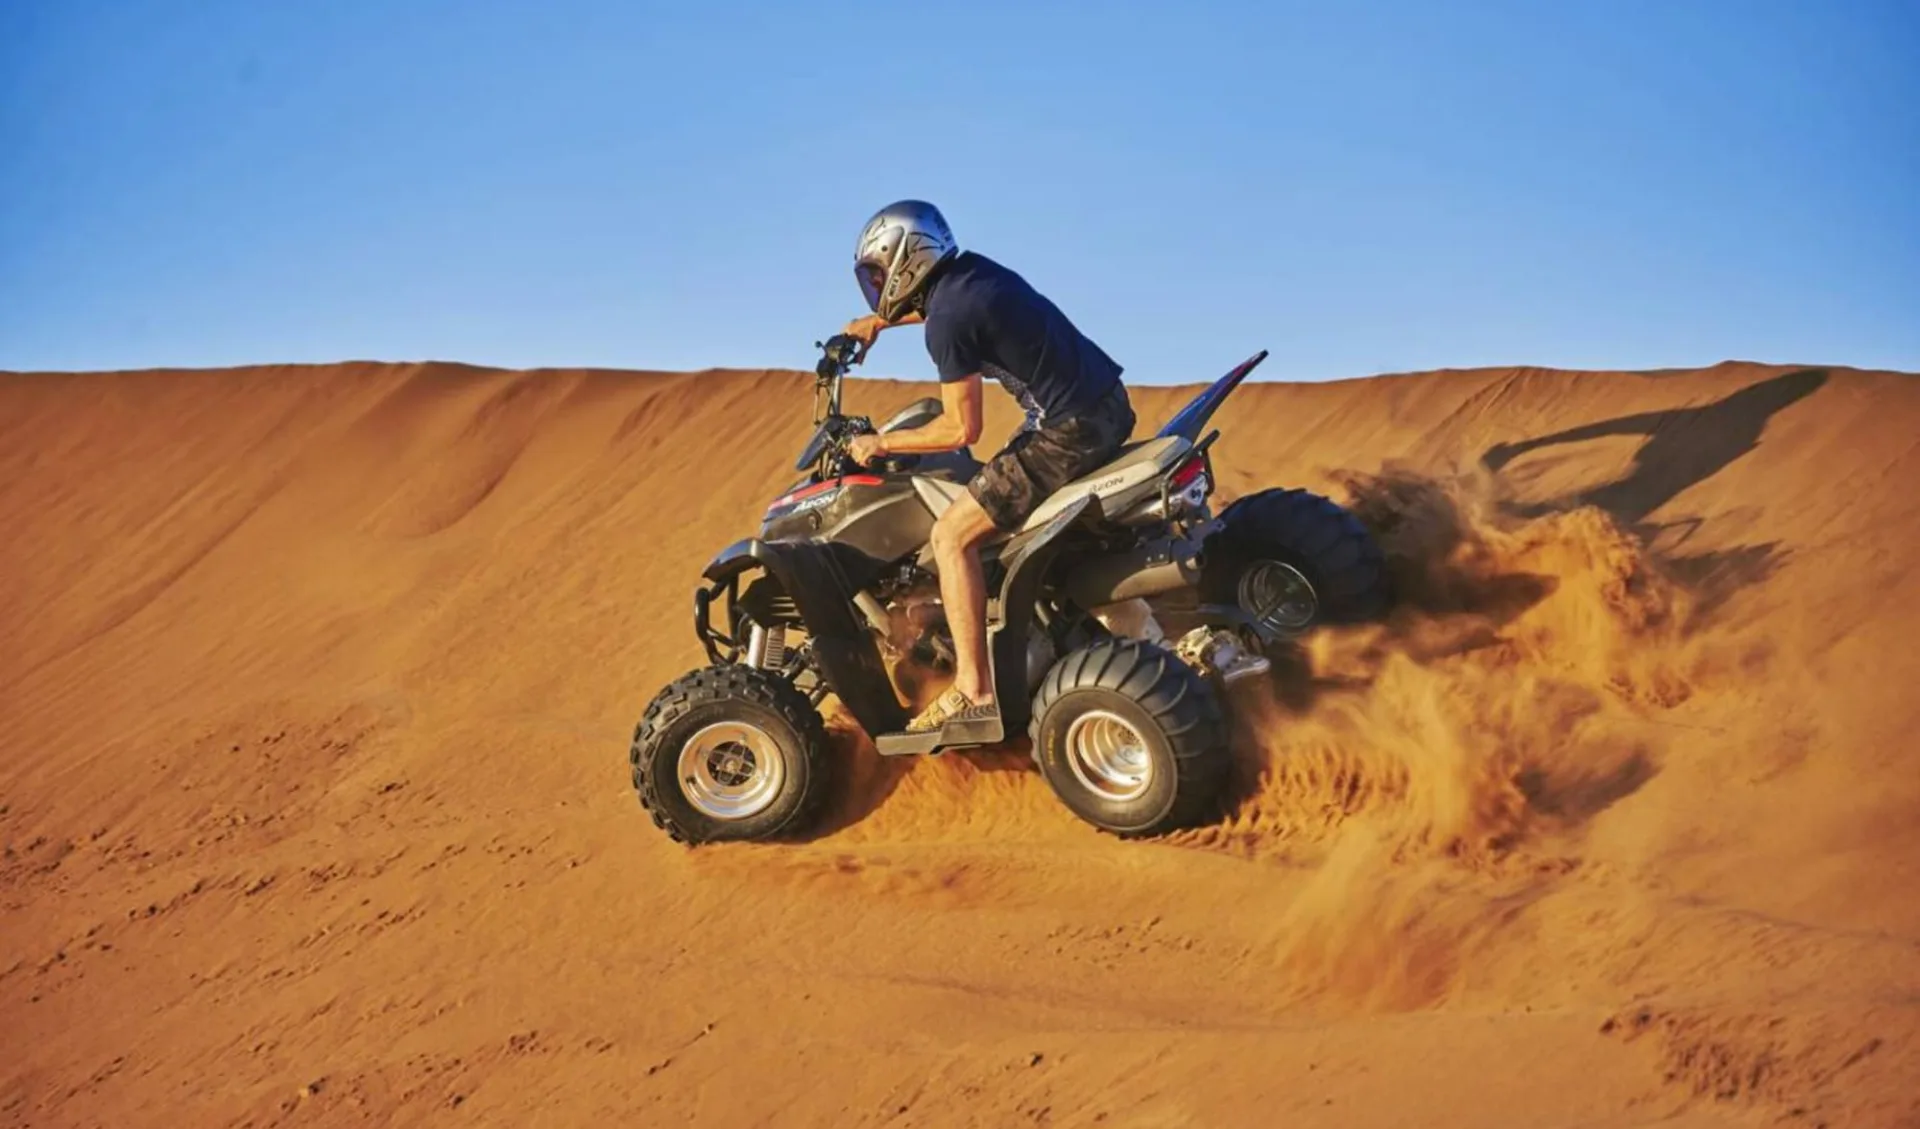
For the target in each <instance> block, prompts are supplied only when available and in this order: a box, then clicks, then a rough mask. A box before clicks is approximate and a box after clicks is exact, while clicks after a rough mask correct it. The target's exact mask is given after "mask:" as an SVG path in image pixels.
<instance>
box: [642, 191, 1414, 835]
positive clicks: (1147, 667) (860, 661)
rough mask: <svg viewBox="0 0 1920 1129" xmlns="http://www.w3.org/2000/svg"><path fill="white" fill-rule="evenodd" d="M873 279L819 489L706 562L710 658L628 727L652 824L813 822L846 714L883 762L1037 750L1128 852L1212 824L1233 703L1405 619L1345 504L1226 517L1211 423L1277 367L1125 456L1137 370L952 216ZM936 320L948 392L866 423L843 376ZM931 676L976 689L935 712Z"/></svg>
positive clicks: (859, 265)
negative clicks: (879, 341)
mask: <svg viewBox="0 0 1920 1129" xmlns="http://www.w3.org/2000/svg"><path fill="white" fill-rule="evenodd" d="M855 269H856V273H857V275H858V276H859V280H860V283H861V286H862V289H863V292H864V293H865V294H866V296H867V300H868V303H869V305H870V306H871V307H872V308H873V309H874V310H875V313H876V316H875V317H873V318H863V319H859V320H856V321H855V322H854V323H853V324H851V325H849V326H848V331H847V332H846V333H843V334H841V335H837V336H835V337H833V338H832V339H830V340H829V341H827V342H826V343H825V344H824V345H823V346H822V349H823V354H822V356H821V359H820V361H819V363H818V364H817V365H816V368H815V375H816V382H815V396H814V422H815V425H816V430H815V432H814V435H813V437H812V439H811V441H810V442H809V443H808V444H807V447H806V449H805V450H804V451H803V452H802V454H801V456H800V458H799V461H798V463H797V464H796V469H797V470H800V471H803V472H804V477H802V478H801V479H800V480H799V481H798V482H796V483H794V484H793V486H792V487H791V488H790V489H788V490H787V491H786V492H785V493H784V494H782V495H781V496H780V497H778V498H777V499H775V500H774V502H773V503H772V505H771V506H770V507H769V508H768V509H767V511H766V514H765V515H764V517H763V519H762V523H761V530H760V535H759V536H758V537H753V538H748V539H745V540H742V541H739V542H736V543H734V544H733V545H730V546H728V547H727V548H726V549H724V550H722V551H721V553H720V554H719V555H718V556H716V557H715V558H714V559H713V560H712V561H711V562H710V563H709V564H708V565H707V567H706V569H705V571H704V583H703V584H702V585H700V586H699V587H698V588H697V589H696V592H695V599H694V605H695V624H694V629H695V632H696V634H697V635H698V637H699V639H700V641H701V643H702V645H703V647H704V648H705V650H706V653H707V657H708V660H709V665H708V666H706V667H703V668H701V669H698V670H695V671H693V672H691V673H689V674H687V675H684V676H682V677H681V678H679V679H677V680H676V681H674V682H673V683H671V684H669V685H668V686H667V687H666V688H665V689H663V690H662V691H661V692H660V693H659V694H658V695H657V696H656V697H655V698H654V700H653V702H652V704H651V705H650V706H649V707H648V709H647V711H646V714H645V716H644V717H643V719H642V720H641V722H640V725H639V727H638V728H637V730H636V732H635V734H634V739H633V743H632V747H631V761H632V767H633V778H634V785H635V787H636V789H637V790H638V792H639V795H640V800H641V803H642V804H643V805H645V807H646V808H647V810H648V811H649V812H651V814H652V816H653V820H654V822H655V823H656V824H657V825H659V826H660V827H661V828H662V829H664V830H665V831H667V832H668V834H670V835H672V836H673V837H674V838H676V839H680V840H683V841H688V842H705V841H711V840H721V839H761V838H770V837H774V836H779V835H783V834H787V833H792V832H797V831H799V830H801V829H803V828H804V826H805V825H806V824H807V823H808V822H809V821H811V820H812V818H813V817H814V816H816V815H817V814H818V812H819V810H820V809H821V807H822V806H823V805H824V804H825V803H826V802H827V799H828V797H829V796H830V795H831V794H832V790H833V781H832V777H833V772H834V767H835V765H834V761H833V758H832V755H831V750H830V749H829V747H828V742H827V738H826V732H825V727H824V725H823V723H822V720H821V716H820V713H819V706H820V703H821V702H822V701H823V700H824V699H825V697H826V696H827V695H828V694H832V695H834V696H835V697H837V698H838V699H839V702H840V704H841V706H842V707H843V708H844V709H845V710H846V712H847V713H849V714H850V715H851V716H852V718H853V720H854V721H856V722H857V723H858V724H859V725H860V726H861V727H862V728H863V729H865V730H866V732H867V733H868V735H869V736H870V737H872V739H873V741H874V746H875V748H876V749H877V750H878V751H879V752H880V753H881V754H882V755H888V756H896V755H912V754H928V753H938V752H942V751H944V750H947V749H955V748H967V747H980V746H992V745H998V744H1001V743H1003V742H1005V741H1007V740H1009V739H1011V738H1014V737H1016V736H1017V735H1018V734H1019V732H1020V731H1021V730H1022V729H1026V730H1027V732H1028V734H1029V736H1030V738H1031V740H1032V748H1033V753H1032V755H1033V759H1034V761H1035V762H1036V764H1037V765H1038V766H1039V769H1040V771H1041V773H1042V775H1043V776H1044V777H1045V778H1046V780H1047V782H1048V784H1049V785H1050V786H1051V787H1052V789H1053V790H1054V792H1055V794H1056V795H1058V796H1059V798H1060V799H1061V801H1062V802H1064V803H1065V804H1066V805H1067V807H1068V808H1069V809H1071V810H1072V811H1073V812H1074V813H1075V814H1077V815H1079V816H1080V817H1081V818H1083V819H1085V820H1087V821H1088V822H1090V823H1092V824H1094V825H1095V826H1097V827H1100V828H1102V829H1105V830H1107V831H1110V832H1113V833H1115V834H1118V835H1122V836H1140V835H1153V834H1159V833H1162V832H1165V831H1168V830H1172V829H1174V828H1177V827H1181V826H1187V825H1191V824H1193V823H1195V822H1197V821H1200V820H1202V819H1205V818H1207V817H1208V815H1209V814H1210V813H1212V812H1213V811H1214V810H1216V808H1217V806H1218V800H1219V798H1220V791H1221V788H1222V786H1223V785H1224V784H1225V783H1226V781H1227V776H1228V768H1229V761H1230V754H1229V750H1228V748H1227V726H1226V724H1225V719H1224V716H1223V708H1224V706H1223V702H1224V698H1223V695H1222V694H1221V693H1220V692H1219V689H1220V687H1221V686H1222V685H1223V684H1224V683H1226V682H1228V681H1231V680H1234V679H1237V678H1241V677H1245V676H1248V675H1251V674H1257V673H1259V672H1261V671H1263V670H1265V669H1267V662H1266V660H1265V659H1264V658H1263V657H1261V654H1262V652H1263V651H1264V650H1265V649H1266V648H1268V647H1271V646H1274V645H1276V644H1282V643H1284V642H1285V641H1286V640H1288V639H1289V638H1291V637H1294V636H1297V635H1299V634H1300V633H1301V632H1303V631H1305V630H1307V629H1308V628H1310V627H1314V626H1318V625H1321V624H1326V623H1334V622H1350V621H1354V620H1359V619H1365V618H1370V617H1373V616H1375V615H1377V614H1379V613H1380V612H1382V611H1383V610H1384V609H1385V606H1386V603H1387V599H1388V597H1387V585H1386V575H1385V572H1384V569H1383V567H1382V561H1381V554H1380V551H1379V548H1378V546H1377V545H1376V544H1375V542H1374V540H1373V538H1372V536H1371V535H1370V534H1369V533H1368V531H1367V530H1366V529H1365V528H1364V527H1363V526H1362V525H1361V524H1360V523H1359V522H1358V521H1356V520H1355V519H1354V517H1353V516H1352V515H1351V514H1349V513H1347V512H1346V511H1345V510H1343V509H1342V508H1340V507H1339V506H1337V505H1335V504H1334V503H1333V502H1331V501H1329V500H1327V499H1325V498H1322V497H1319V496H1317V495H1314V494H1310V493H1307V492H1305V491H1301V490H1269V491H1263V492H1261V493H1257V494H1253V495H1250V496H1248V497H1245V498H1242V499H1240V500H1239V501H1237V502H1235V503H1234V504H1233V505H1232V506H1229V507H1228V508H1227V509H1226V510H1225V511H1224V512H1223V513H1222V514H1220V515H1219V516H1218V517H1215V516H1214V515H1213V514H1212V513H1211V510H1210V508H1209V505H1208V502H1209V498H1210V497H1211V494H1212V491H1213V482H1214V476H1213V473H1212V464H1211V461H1210V448H1211V446H1212V444H1213V442H1214V441H1215V440H1216V439H1217V438H1218V437H1219V433H1218V432H1212V433H1208V434H1206V435H1205V436H1204V437H1203V436H1202V434H1201V432H1202V430H1203V429H1204V428H1205V426H1206V424H1207V422H1208V420H1209V419H1210V418H1211V417H1212V415H1213V413H1214V411H1215V409H1217V408H1218V407H1219V405H1220V403H1221V402H1222V401H1223V400H1224V399H1225V398H1226V396H1227V395H1228V394H1229V393H1230V392H1231V391H1232V390H1233V389H1234V388H1235V387H1236V386H1237V385H1238V384H1239V383H1240V382H1241V381H1242V380H1244V379H1245V378H1246V376H1247V374H1248V373H1249V372H1251V371H1252V369H1253V368H1254V366H1255V365H1257V364H1259V363H1260V361H1261V360H1263V359H1264V358H1265V356H1266V354H1265V353H1264V352H1261V353H1259V354H1256V355H1255V356H1254V357H1252V358H1249V359H1248V360H1247V361H1245V362H1243V363H1242V364H1241V365H1239V366H1237V367H1236V368H1234V369H1233V371H1231V372H1229V373H1228V374H1227V375H1226V376H1224V377H1222V378H1220V379H1219V380H1218V381H1216V382H1215V383H1214V384H1212V385H1211V386H1209V387H1208V388H1207V389H1206V390H1205V391H1203V392H1202V393H1201V394H1200V395H1199V396H1197V397H1195V398H1194V400H1193V401H1192V402H1191V403H1189V404H1188V405H1186V407H1184V408H1183V409H1182V410H1181V411H1180V412H1178V413H1176V414H1175V415H1174V417H1173V418H1172V419H1170V420H1168V421H1167V423H1166V424H1165V425H1163V426H1162V427H1161V428H1160V430H1159V431H1158V432H1157V433H1156V434H1154V435H1153V436H1152V437H1151V438H1148V439H1145V440H1140V441H1134V442H1130V443H1129V442H1126V440H1127V438H1128V436H1129V433H1130V432H1131V430H1132V428H1133V426H1134V424H1135V419H1134V413H1133V410H1132V407H1131V405H1130V403H1129V402H1128V400H1127V397H1126V393H1125V389H1124V387H1123V386H1122V385H1121V384H1120V382H1119V379H1118V377H1119V368H1118V366H1117V365H1115V364H1114V363H1113V362H1112V361H1111V360H1110V359H1109V358H1107V356H1106V355H1105V354H1104V353H1103V352H1101V351H1100V350H1099V349H1098V347H1097V346H1094V345H1093V343H1092V342H1091V341H1088V340H1087V339H1086V338H1085V337H1083V336H1081V335H1080V334H1079V332H1078V331H1077V330H1076V329H1075V328H1074V327H1073V326H1072V325H1071V323H1069V322H1068V321H1067V320H1066V318H1065V317H1064V316H1063V315H1061V314H1060V312H1059V310H1058V309H1057V308H1055V307H1054V306H1053V305H1052V304H1051V303H1049V302H1048V301H1047V300H1046V299H1045V298H1043V297H1041V296H1040V295H1038V294H1037V293H1036V292H1034V291H1033V290H1032V288H1031V287H1029V286H1027V285H1026V283H1025V282H1024V280H1022V279H1021V278H1020V277H1019V276H1018V275H1016V274H1014V273H1013V272H1011V271H1008V270H1007V269H1006V268H1004V267H1001V266H999V265H998V264H996V263H993V262H992V261H990V260H987V259H986V258H985V257H984V256H979V255H976V254H972V253H965V254H962V253H960V252H959V251H958V250H957V248H956V247H955V245H954V241H953V237H952V234H951V232H950V231H949V230H948V229H947V227H946V224H945V221H944V220H943V219H942V218H941V217H940V215H939V213H938V212H937V211H936V210H934V209H933V208H932V207H931V205H927V204H924V203H920V202H917V201H905V202H902V203H900V204H896V205H893V206H891V207H889V208H887V209H884V210H882V211H881V212H880V213H879V214H877V215H876V216H875V217H874V218H873V219H872V220H871V221H869V223H868V225H867V227H866V229H865V230H864V231H863V232H862V235H861V239H860V242H859V245H858V248H857V250H856V264H855ZM920 321H924V322H925V324H926V326H927V337H928V349H929V352H931V353H932V354H933V356H934V359H935V362H936V364H937V366H938V367H939V370H940V375H941V380H942V385H941V390H942V393H943V396H942V399H932V398H928V399H923V400H920V401H918V402H916V403H914V404H911V405H909V406H908V407H907V408H906V409H904V410H902V411H901V412H899V413H898V414H896V415H895V416H894V417H893V418H892V419H890V420H888V421H887V422H886V423H885V424H883V425H882V426H880V427H878V428H876V427H874V426H873V424H872V423H871V422H870V421H869V420H868V419H866V418H865V417H859V416H847V415H845V414H844V413H843V412H842V411H841V382H842V379H843V378H844V376H845V375H846V373H847V371H848V369H849V368H850V367H851V366H852V365H854V364H857V363H858V362H859V361H860V360H861V359H863V358H864V355H865V352H866V349H867V348H868V347H869V346H870V345H871V344H872V342H873V339H874V337H875V336H876V335H877V334H878V333H879V332H880V330H881V328H882V327H884V326H887V325H898V324H912V323H915V322H920ZM983 375H992V376H994V377H995V378H997V379H999V380H1001V381H1002V383H1004V384H1006V385H1007V386H1008V388H1009V390H1010V391H1013V392H1014V394H1015V395H1016V396H1018V397H1019V398H1020V399H1021V401H1022V403H1023V406H1024V407H1026V409H1027V412H1028V418H1027V422H1026V424H1025V425H1024V426H1023V427H1022V428H1021V430H1020V432H1019V433H1018V434H1017V435H1016V436H1015V438H1014V440H1013V441H1012V442H1011V443H1010V444H1009V446H1008V449H1007V450H1005V451H1002V452H1001V453H1000V454H999V455H997V456H995V457H994V459H993V460H991V461H990V462H989V463H987V464H986V465H985V466H982V464H980V463H979V462H977V461H976V460H975V459H974V457H973V455H972V453H971V451H970V449H969V444H970V443H971V441H972V440H974V439H976V438H977V437H978V435H979V432H980V385H981V377H982V376H983ZM943 401H944V402H943ZM1180 592H1185V593H1187V594H1190V595H1192V596H1194V597H1196V600H1195V601H1194V607H1193V609H1192V613H1191V615H1190V616H1189V617H1188V618H1190V619H1192V620H1193V626H1192V627H1191V629H1190V630H1188V631H1186V632H1185V633H1184V634H1183V635H1182V636H1181V637H1180V639H1179V640H1178V642H1177V643H1175V644H1174V645H1172V646H1170V647H1169V646H1167V645H1166V638H1165V636H1164V635H1163V633H1162V631H1161V629H1160V625H1159V622H1158V619H1157V618H1156V616H1155V615H1154V614H1153V611H1152V609H1151V607H1150V606H1149V605H1148V604H1147V603H1146V601H1147V600H1149V599H1153V598H1158V597H1165V596H1170V595H1172V594H1174V593H1180ZM716 613H717V615H718V619H719V623H718V624H717V625H716V623H715V622H714V620H715V617H716ZM909 668H918V669H922V670H928V671H931V672H933V673H935V674H939V673H945V672H952V673H953V675H954V677H953V680H952V681H953V685H952V686H951V687H949V688H948V690H947V691H946V692H945V693H943V694H941V695H939V696H938V697H936V698H935V699H934V700H933V702H932V703H931V705H929V706H928V708H927V709H925V710H924V711H922V712H921V713H920V714H919V715H917V716H909V713H908V710H907V707H906V706H905V705H904V704H903V702H902V695H901V692H900V690H901V684H903V683H904V682H905V681H906V676H908V674H909Z"/></svg>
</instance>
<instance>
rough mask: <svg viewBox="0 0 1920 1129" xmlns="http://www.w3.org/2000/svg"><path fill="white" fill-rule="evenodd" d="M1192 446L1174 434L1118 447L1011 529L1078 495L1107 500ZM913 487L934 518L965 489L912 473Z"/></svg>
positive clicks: (1035, 521)
mask: <svg viewBox="0 0 1920 1129" xmlns="http://www.w3.org/2000/svg"><path fill="white" fill-rule="evenodd" d="M1191 449H1192V444H1190V443H1188V442H1187V441H1186V440H1184V439H1180V438H1177V437H1172V436H1169V437H1165V438H1155V439H1142V440H1139V441H1137V442H1133V443H1129V444H1127V445H1126V446H1124V447H1122V448H1120V453H1119V454H1117V455H1115V456H1114V457H1113V458H1112V459H1111V460H1109V461H1108V462H1106V463H1105V464H1103V465H1102V466H1101V467H1100V468H1099V469H1098V470H1095V471H1093V472H1092V473H1090V474H1085V475H1082V476H1081V477H1079V478H1076V479H1074V480H1073V481H1072V482H1069V483H1067V484H1066V485H1065V486H1062V487H1061V488H1060V489H1059V490H1057V491H1055V492H1054V494H1053V495H1052V496H1051V497H1049V498H1048V499H1047V500H1046V501H1044V502H1042V503H1040V505H1039V507H1038V508H1036V509H1035V510H1034V511H1033V514H1032V516H1030V517H1028V518H1027V520H1026V522H1025V523H1023V524H1022V525H1021V526H1020V528H1019V529H1017V530H1015V531H1014V533H1025V532H1027V531H1028V530H1031V529H1037V528H1039V527H1040V526H1043V525H1045V524H1046V523H1047V521H1048V520H1049V519H1050V518H1052V517H1053V516H1054V515H1055V514H1057V513H1059V512H1060V511H1061V510H1063V509H1065V508H1066V507H1067V506H1068V505H1070V504H1072V503H1073V502H1074V501H1076V500H1077V499H1079V498H1082V497H1084V496H1086V495H1088V494H1098V495H1099V496H1100V498H1101V500H1102V501H1103V502H1110V501H1112V500H1113V499H1115V498H1117V497H1119V496H1120V495H1123V494H1127V493H1130V492H1132V491H1133V490H1134V489H1135V488H1136V487H1141V486H1144V485H1146V484H1147V483H1150V482H1152V481H1153V480H1154V479H1156V478H1159V477H1160V476H1161V475H1162V474H1164V473H1166V472H1167V470H1168V469H1170V468H1171V467H1172V466H1173V465H1174V464H1175V463H1177V462H1179V461H1180V459H1181V458H1182V457H1183V456H1184V455H1185V454H1186V453H1187V452H1188V451H1189V450H1191ZM913 485H914V489H915V490H917V491H919V493H920V499H921V500H922V501H923V502H925V503H926V504H927V508H928V509H929V510H932V511H933V516H934V517H936V518H938V517H939V516H940V515H941V514H943V513H945V512H946V510H947V507H948V506H950V505H952V504H953V503H954V501H955V500H956V499H958V498H959V497H960V495H961V494H964V493H966V489H967V484H966V483H965V482H964V481H961V482H953V481H948V480H945V479H935V478H924V477H915V478H914V480H913ZM1012 535H1013V534H1011V533H1005V534H998V535H996V536H994V537H991V538H989V539H988V541H987V543H988V544H992V543H993V542H995V541H1001V540H1005V539H1006V538H1007V537H1010V536H1012Z"/></svg>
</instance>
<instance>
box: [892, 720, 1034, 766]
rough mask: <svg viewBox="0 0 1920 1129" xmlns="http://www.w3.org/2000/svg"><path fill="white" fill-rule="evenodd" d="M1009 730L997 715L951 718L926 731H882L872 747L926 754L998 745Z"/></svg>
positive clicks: (902, 753) (902, 754)
mask: <svg viewBox="0 0 1920 1129" xmlns="http://www.w3.org/2000/svg"><path fill="white" fill-rule="evenodd" d="M1006 732H1007V731H1006V725H1005V724H1004V723H1003V722H1002V721H1001V720H1000V719H999V718H997V717H995V718H985V719H981V720H978V721H949V722H947V724H946V725H945V726H943V727H941V728H939V729H935V730H931V731H929V732H926V733H882V734H881V735H880V736H878V737H875V738H874V739H873V747H874V748H875V749H878V750H879V751H880V755H881V756H883V757H908V756H925V755H926V754H928V753H934V752H938V751H940V750H941V749H953V748H959V747H962V746H966V745H998V744H999V743H1000V742H1001V741H1002V740H1004V739H1005V738H1006Z"/></svg>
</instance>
